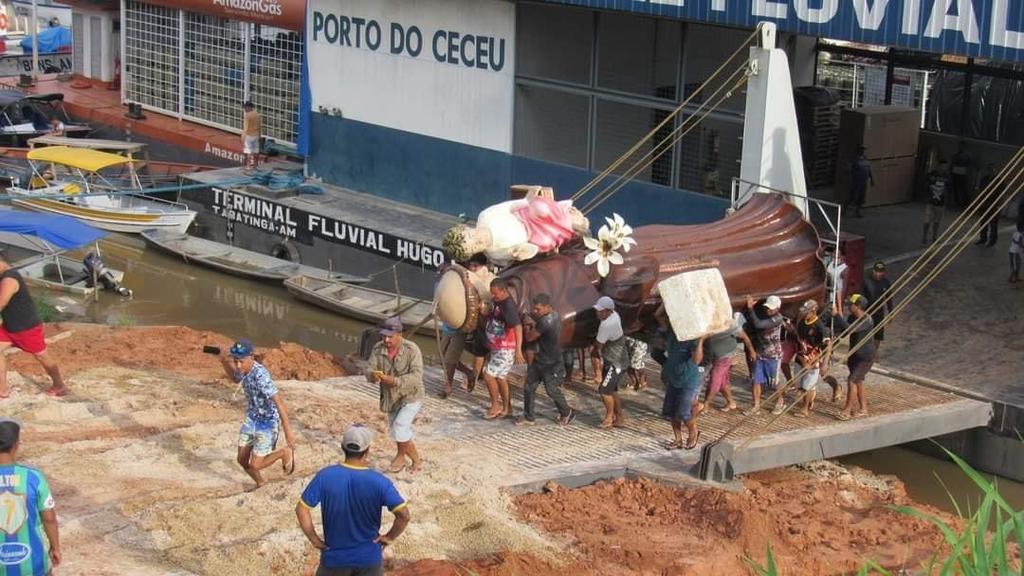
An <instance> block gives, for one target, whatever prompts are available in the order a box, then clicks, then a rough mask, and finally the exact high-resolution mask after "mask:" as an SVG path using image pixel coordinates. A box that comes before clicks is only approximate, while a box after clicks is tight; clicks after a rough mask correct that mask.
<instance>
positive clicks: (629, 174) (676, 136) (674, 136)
mask: <svg viewBox="0 0 1024 576" xmlns="http://www.w3.org/2000/svg"><path fill="white" fill-rule="evenodd" d="M745 72H746V66H745V65H744V66H741V67H740V68H738V69H736V70H735V71H734V72H733V73H732V74H731V75H730V76H729V78H728V79H727V80H726V81H725V82H723V83H722V85H721V86H719V87H718V89H717V90H716V91H715V92H714V93H713V94H712V95H711V98H709V99H708V100H707V101H705V102H702V103H701V105H700V107H698V108H697V110H696V111H695V112H694V113H693V114H692V115H690V116H688V117H687V118H686V120H685V121H684V122H683V123H682V124H680V125H679V126H678V127H676V128H675V129H674V130H673V131H672V132H670V133H669V134H668V135H667V136H666V137H665V138H664V139H662V141H661V142H659V143H658V144H657V145H656V146H654V147H653V148H651V150H650V151H648V152H647V154H645V155H644V156H643V157H642V158H640V159H639V160H637V162H636V163H635V164H633V166H632V167H630V168H629V169H627V170H626V172H624V173H622V174H621V175H619V177H618V178H616V179H615V181H614V182H612V183H611V184H610V185H608V186H607V187H606V188H605V189H603V190H602V191H601V192H599V193H598V194H597V196H595V197H594V198H593V199H591V200H590V202H588V203H587V204H586V205H584V206H583V208H582V209H581V212H583V214H589V213H590V212H592V211H593V210H595V209H596V208H597V207H598V206H600V205H601V204H602V203H604V202H605V201H606V200H608V199H609V198H611V196H612V195H614V194H615V193H616V192H618V191H619V190H621V189H622V187H623V186H625V185H626V184H628V183H629V181H630V180H632V179H633V178H635V177H636V175H637V174H639V173H640V172H642V171H643V170H646V169H647V167H648V166H650V165H651V164H653V163H654V161H655V160H657V159H658V158H660V157H661V156H663V155H664V154H665V152H667V151H668V150H670V149H671V148H672V146H675V145H676V144H677V143H678V142H679V141H680V140H682V139H683V138H685V137H686V135H687V134H689V133H690V132H692V131H693V129H694V128H696V127H697V126H698V125H700V123H701V122H703V121H704V119H705V118H707V117H708V115H710V114H711V113H712V112H714V111H715V110H716V109H717V108H718V107H719V106H721V105H722V103H723V102H725V101H726V100H728V99H729V98H731V97H732V93H733V91H735V90H736V89H737V88H739V87H740V86H742V85H743V84H744V83H746V82H747V76H746V74H743V75H742V76H741V77H740V78H739V80H737V81H736V82H735V83H734V84H733V85H732V86H731V87H729V89H728V91H726V93H725V94H723V95H722V96H721V97H718V94H719V93H720V92H721V91H722V90H723V89H724V88H725V87H726V84H727V83H728V82H729V80H732V79H733V78H735V77H736V76H737V75H738V74H741V73H745ZM716 97H718V100H717V101H715V102H714V103H713V104H711V105H710V106H708V107H707V109H705V110H704V111H703V112H701V108H704V107H705V106H707V104H708V102H711V100H712V99H714V98H716ZM695 118H696V120H694V119H695ZM684 129H685V130H684ZM659 149H660V150H659Z"/></svg>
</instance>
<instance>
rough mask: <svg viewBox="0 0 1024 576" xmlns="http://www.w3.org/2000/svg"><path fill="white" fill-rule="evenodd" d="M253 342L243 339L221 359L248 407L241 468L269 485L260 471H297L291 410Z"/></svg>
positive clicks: (242, 430)
mask: <svg viewBox="0 0 1024 576" xmlns="http://www.w3.org/2000/svg"><path fill="white" fill-rule="evenodd" d="M253 352H254V348H253V345H252V342H250V341H249V340H247V339H245V338H242V339H241V340H239V341H238V342H235V343H234V344H233V345H232V346H231V349H229V350H228V353H227V355H222V356H221V363H222V364H223V366H224V372H225V373H226V374H227V375H228V377H229V378H231V379H232V380H234V381H235V382H237V383H238V384H239V385H240V386H241V388H242V390H243V391H244V392H245V398H246V400H247V401H248V407H247V408H246V410H245V421H244V422H242V427H241V428H240V429H239V431H238V457H237V459H238V465H239V466H241V467H242V469H243V470H245V472H246V473H247V474H248V475H249V477H250V478H252V479H253V480H254V481H255V482H256V488H259V487H260V486H263V485H264V484H266V482H267V481H266V480H264V478H263V473H262V472H261V470H263V469H265V468H267V467H269V466H270V465H272V464H273V463H275V462H281V468H282V469H283V470H284V472H285V474H289V475H290V474H291V473H292V472H294V471H295V435H294V434H293V433H292V427H291V423H290V421H289V419H288V409H287V408H286V407H285V405H284V400H282V399H281V394H280V393H278V391H277V386H275V385H274V379H273V378H271V377H270V371H268V370H267V369H266V367H264V366H263V365H262V364H260V363H259V362H257V361H256V360H255V359H254V358H253ZM279 429H280V430H281V431H283V432H284V440H285V443H286V444H287V445H286V446H285V447H284V448H277V436H278V430H279Z"/></svg>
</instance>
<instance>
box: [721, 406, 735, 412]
mask: <svg viewBox="0 0 1024 576" xmlns="http://www.w3.org/2000/svg"><path fill="white" fill-rule="evenodd" d="M735 410H739V406H737V405H735V404H730V405H729V406H722V407H721V408H719V409H718V411H719V412H733V411H735Z"/></svg>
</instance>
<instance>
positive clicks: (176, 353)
mask: <svg viewBox="0 0 1024 576" xmlns="http://www.w3.org/2000/svg"><path fill="white" fill-rule="evenodd" d="M63 332H70V336H67V337H63V338H62V337H61V333H63ZM46 336H47V338H52V339H55V341H54V342H53V343H52V344H51V345H50V347H49V350H50V353H51V355H52V356H53V357H54V358H55V359H56V360H57V362H58V363H59V364H60V367H61V370H62V371H63V372H64V373H65V374H66V375H68V376H73V375H74V374H76V373H78V372H81V371H83V370H89V369H92V368H97V367H102V366H116V367H120V368H128V369H132V370H144V371H148V370H156V371H161V372H173V373H175V374H179V375H182V376H189V377H194V378H200V379H203V380H214V379H218V378H222V377H223V376H224V372H223V370H222V369H221V367H220V363H219V362H218V360H217V358H216V357H214V356H211V355H208V354H203V353H202V349H203V346H206V345H210V346H218V347H221V348H224V349H226V348H227V347H229V346H231V343H232V341H231V339H230V338H228V337H227V336H224V335H221V334H217V333H215V332H208V331H200V330H192V329H191V328H185V327H181V326H140V327H132V326H128V327H114V326H102V325H97V324H66V323H64V324H50V325H47V326H46ZM256 355H257V358H258V359H259V358H262V360H261V361H262V362H263V364H264V365H266V367H267V368H268V369H269V370H270V373H271V374H273V376H274V378H276V379H278V380H321V379H324V378H330V377H332V376H341V375H344V371H343V370H342V368H341V364H340V362H339V361H338V360H336V359H335V358H334V357H333V356H331V355H329V354H323V353H321V352H314V351H312V350H309V349H307V348H304V347H302V346H299V345H298V344H293V343H290V342H282V343H280V344H278V345H277V346H276V347H274V348H270V349H264V348H257V350H256ZM9 360H10V366H11V369H12V370H14V371H17V372H21V373H22V374H24V375H26V376H29V377H32V378H36V377H41V376H43V370H42V368H41V367H40V366H39V364H38V363H36V361H35V360H34V359H32V357H30V356H28V355H27V354H20V353H19V354H15V355H13V356H12V357H10V358H9Z"/></svg>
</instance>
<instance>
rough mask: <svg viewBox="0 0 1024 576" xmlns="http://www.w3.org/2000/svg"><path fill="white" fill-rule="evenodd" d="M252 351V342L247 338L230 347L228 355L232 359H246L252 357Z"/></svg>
mask: <svg viewBox="0 0 1024 576" xmlns="http://www.w3.org/2000/svg"><path fill="white" fill-rule="evenodd" d="M252 351H253V346H252V341H251V340H249V339H248V338H242V339H241V340H239V341H238V342H235V343H234V344H232V345H231V349H230V350H228V354H230V355H231V357H232V358H246V357H249V356H252Z"/></svg>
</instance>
